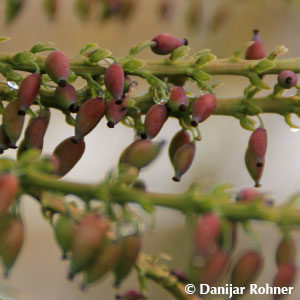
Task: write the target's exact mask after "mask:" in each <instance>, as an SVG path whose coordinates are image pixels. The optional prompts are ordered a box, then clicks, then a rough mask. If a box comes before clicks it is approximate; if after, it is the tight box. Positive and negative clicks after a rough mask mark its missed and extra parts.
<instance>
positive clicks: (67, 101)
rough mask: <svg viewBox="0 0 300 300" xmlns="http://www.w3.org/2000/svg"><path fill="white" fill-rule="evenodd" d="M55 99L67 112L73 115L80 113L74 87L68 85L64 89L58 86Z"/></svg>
mask: <svg viewBox="0 0 300 300" xmlns="http://www.w3.org/2000/svg"><path fill="white" fill-rule="evenodd" d="M54 97H55V98H56V99H57V101H59V102H60V104H61V105H62V106H63V107H64V108H65V109H66V110H68V111H70V112H72V113H76V112H78V110H79V106H78V104H77V94H76V90H75V88H74V87H73V85H71V84H66V85H65V86H64V87H60V86H58V87H57V88H56V90H55V94H54Z"/></svg>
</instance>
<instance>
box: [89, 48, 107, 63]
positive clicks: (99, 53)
mask: <svg viewBox="0 0 300 300" xmlns="http://www.w3.org/2000/svg"><path fill="white" fill-rule="evenodd" d="M110 55H111V51H109V50H107V49H101V50H100V49H98V50H96V51H95V52H94V53H93V54H92V55H91V56H90V57H89V61H90V62H91V63H96V62H98V61H100V60H102V59H103V58H105V57H108V56H110Z"/></svg>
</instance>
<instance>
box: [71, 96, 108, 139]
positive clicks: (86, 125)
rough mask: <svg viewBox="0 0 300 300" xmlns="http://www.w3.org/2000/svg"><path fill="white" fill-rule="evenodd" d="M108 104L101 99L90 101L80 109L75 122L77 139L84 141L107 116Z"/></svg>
mask: <svg viewBox="0 0 300 300" xmlns="http://www.w3.org/2000/svg"><path fill="white" fill-rule="evenodd" d="M105 110H106V102H105V100H104V99H102V98H101V97H97V98H93V99H89V100H87V101H86V102H84V103H83V104H82V106H81V107H80V109H79V111H78V113H77V115H76V121H75V138H76V140H80V139H83V138H84V137H85V136H86V135H87V134H89V133H90V132H91V131H92V130H93V129H94V128H95V127H96V126H97V124H98V123H99V122H100V120H101V119H102V118H103V116H104V115H105Z"/></svg>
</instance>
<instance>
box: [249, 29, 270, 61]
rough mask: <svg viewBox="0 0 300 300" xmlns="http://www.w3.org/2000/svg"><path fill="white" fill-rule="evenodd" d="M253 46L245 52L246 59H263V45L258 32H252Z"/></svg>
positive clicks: (264, 54)
mask: <svg viewBox="0 0 300 300" xmlns="http://www.w3.org/2000/svg"><path fill="white" fill-rule="evenodd" d="M253 41H254V42H253V44H252V45H251V46H250V47H249V48H248V49H247V51H246V55H245V57H246V59H250V60H254V59H263V58H265V57H266V56H267V53H266V50H265V45H264V42H263V40H262V38H261V37H260V35H259V31H258V30H254V37H253Z"/></svg>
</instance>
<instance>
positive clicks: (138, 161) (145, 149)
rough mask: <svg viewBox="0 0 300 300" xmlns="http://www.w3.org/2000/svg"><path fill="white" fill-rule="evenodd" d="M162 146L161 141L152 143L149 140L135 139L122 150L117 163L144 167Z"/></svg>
mask: <svg viewBox="0 0 300 300" xmlns="http://www.w3.org/2000/svg"><path fill="white" fill-rule="evenodd" d="M162 146H163V143H153V142H152V141H151V140H144V139H140V140H136V141H134V142H133V143H132V144H130V145H129V146H128V147H127V148H126V149H125V150H124V151H123V152H122V154H121V157H120V161H119V164H120V165H121V164H125V165H130V166H133V167H135V168H137V169H141V168H144V167H146V166H147V165H149V164H150V163H151V162H152V161H153V160H154V159H155V158H156V157H157V156H158V154H159V153H160V150H161V148H162Z"/></svg>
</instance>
